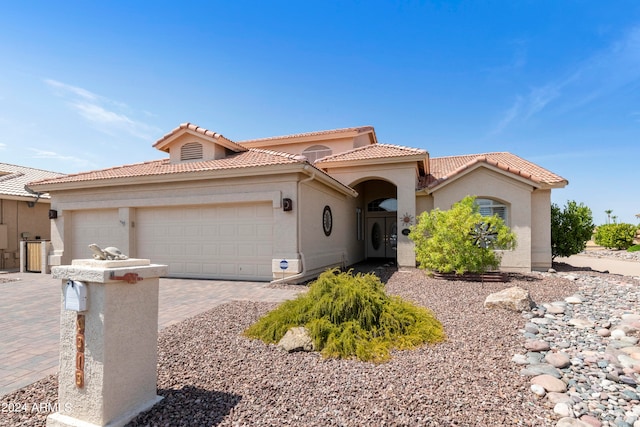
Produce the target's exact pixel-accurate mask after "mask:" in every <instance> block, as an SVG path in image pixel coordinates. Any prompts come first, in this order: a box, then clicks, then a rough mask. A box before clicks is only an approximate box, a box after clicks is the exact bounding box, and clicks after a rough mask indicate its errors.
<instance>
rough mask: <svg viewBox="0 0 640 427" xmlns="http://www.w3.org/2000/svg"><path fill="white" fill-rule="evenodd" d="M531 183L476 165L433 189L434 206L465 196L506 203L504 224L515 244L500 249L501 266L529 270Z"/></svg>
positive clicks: (515, 269)
mask: <svg viewBox="0 0 640 427" xmlns="http://www.w3.org/2000/svg"><path fill="white" fill-rule="evenodd" d="M532 190H533V187H531V186H530V185H527V184H526V183H524V182H520V181H518V180H515V179H512V178H509V177H507V176H505V175H503V174H501V173H499V172H496V171H494V170H491V169H488V168H485V167H479V168H476V169H474V170H472V171H471V172H469V173H467V174H465V175H463V176H461V177H460V178H458V179H455V180H453V181H452V182H450V183H449V184H447V185H445V186H443V187H442V188H440V189H438V190H437V191H436V192H434V193H433V201H434V208H439V209H443V210H445V209H450V208H451V206H452V205H453V204H454V203H456V202H458V201H460V200H461V199H463V198H464V197H466V196H469V195H471V196H477V197H478V198H490V199H494V200H497V201H500V202H502V203H504V204H505V205H507V207H508V224H507V225H509V226H510V227H511V230H512V231H513V232H514V233H515V234H516V236H517V244H518V246H517V248H516V249H514V250H512V251H505V252H503V258H502V264H501V269H502V270H505V271H516V272H526V271H530V270H531V262H532V259H531V212H532V197H531V192H532Z"/></svg>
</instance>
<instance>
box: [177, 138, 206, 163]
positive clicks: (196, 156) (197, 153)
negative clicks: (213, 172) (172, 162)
mask: <svg viewBox="0 0 640 427" xmlns="http://www.w3.org/2000/svg"><path fill="white" fill-rule="evenodd" d="M200 159H202V144H200V143H199V142H189V143H187V144H184V145H183V146H182V147H180V160H200Z"/></svg>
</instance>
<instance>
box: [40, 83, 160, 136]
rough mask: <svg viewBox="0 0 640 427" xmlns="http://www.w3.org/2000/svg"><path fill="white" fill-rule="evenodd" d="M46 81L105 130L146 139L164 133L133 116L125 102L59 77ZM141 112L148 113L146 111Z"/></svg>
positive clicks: (57, 92)
mask: <svg viewBox="0 0 640 427" xmlns="http://www.w3.org/2000/svg"><path fill="white" fill-rule="evenodd" d="M44 82H45V83H46V84H47V85H48V86H50V87H51V88H52V89H53V90H54V93H55V94H56V95H57V96H59V97H61V98H64V99H66V100H67V101H68V105H69V106H70V107H71V108H72V109H73V110H74V111H75V112H76V113H77V114H79V115H80V116H81V117H82V118H83V119H85V120H86V121H87V122H89V123H91V124H92V125H93V126H94V127H95V128H96V129H97V130H99V131H101V132H103V133H106V134H108V135H117V134H118V133H126V134H129V135H131V136H134V137H136V138H140V139H144V140H147V141H148V140H150V139H152V138H153V137H154V136H157V135H158V134H160V133H161V130H160V129H158V128H156V127H154V126H151V125H148V124H146V123H144V122H142V121H138V120H135V119H133V118H131V117H130V114H131V111H130V110H131V109H130V108H129V107H128V106H127V105H126V104H124V103H122V102H118V101H114V100H111V99H109V98H105V97H103V96H100V95H97V94H95V93H93V92H91V91H89V90H86V89H83V88H80V87H77V86H73V85H69V84H66V83H62V82H59V81H57V80H52V79H45V80H44ZM142 113H143V114H144V115H146V116H148V113H147V112H142Z"/></svg>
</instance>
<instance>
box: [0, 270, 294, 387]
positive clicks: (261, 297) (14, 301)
mask: <svg viewBox="0 0 640 427" xmlns="http://www.w3.org/2000/svg"><path fill="white" fill-rule="evenodd" d="M7 279H15V280H14V281H11V282H6V283H0V396H2V395H5V394H7V393H10V392H12V391H14V390H17V389H19V388H22V387H24V386H26V385H29V384H31V383H33V382H35V381H38V380H40V379H41V378H43V377H45V376H47V375H50V374H54V373H56V372H57V371H58V344H59V339H60V305H61V281H60V280H54V279H52V278H51V276H49V275H45V274H37V273H9V274H0V282H3V281H4V280H7ZM266 285H267V284H266V283H258V282H231V281H214V280H186V279H160V297H159V316H158V329H159V330H160V329H162V328H164V327H166V326H169V325H171V324H174V323H177V322H180V321H181V320H184V319H186V318H189V317H192V316H194V315H196V314H198V313H201V312H204V311H207V310H209V309H211V308H213V307H215V306H216V305H219V304H223V303H225V302H228V301H233V300H251V301H270V302H279V301H284V300H286V299H290V298H293V297H295V295H296V294H297V292H298V291H296V290H289V289H272V288H267V287H266Z"/></svg>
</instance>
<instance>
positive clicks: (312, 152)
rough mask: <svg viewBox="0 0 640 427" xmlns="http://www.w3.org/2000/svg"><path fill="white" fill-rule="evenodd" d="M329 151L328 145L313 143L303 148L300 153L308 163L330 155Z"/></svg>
mask: <svg viewBox="0 0 640 427" xmlns="http://www.w3.org/2000/svg"><path fill="white" fill-rule="evenodd" d="M331 153H332V151H331V148H329V147H325V146H324V145H314V146H312V147H309V148H307V149H306V150H304V151H303V152H302V155H303V156H305V157H306V158H307V160H308V161H309V163H314V162H315V161H316V160H318V159H321V158H323V157H327V156H330V155H331Z"/></svg>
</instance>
